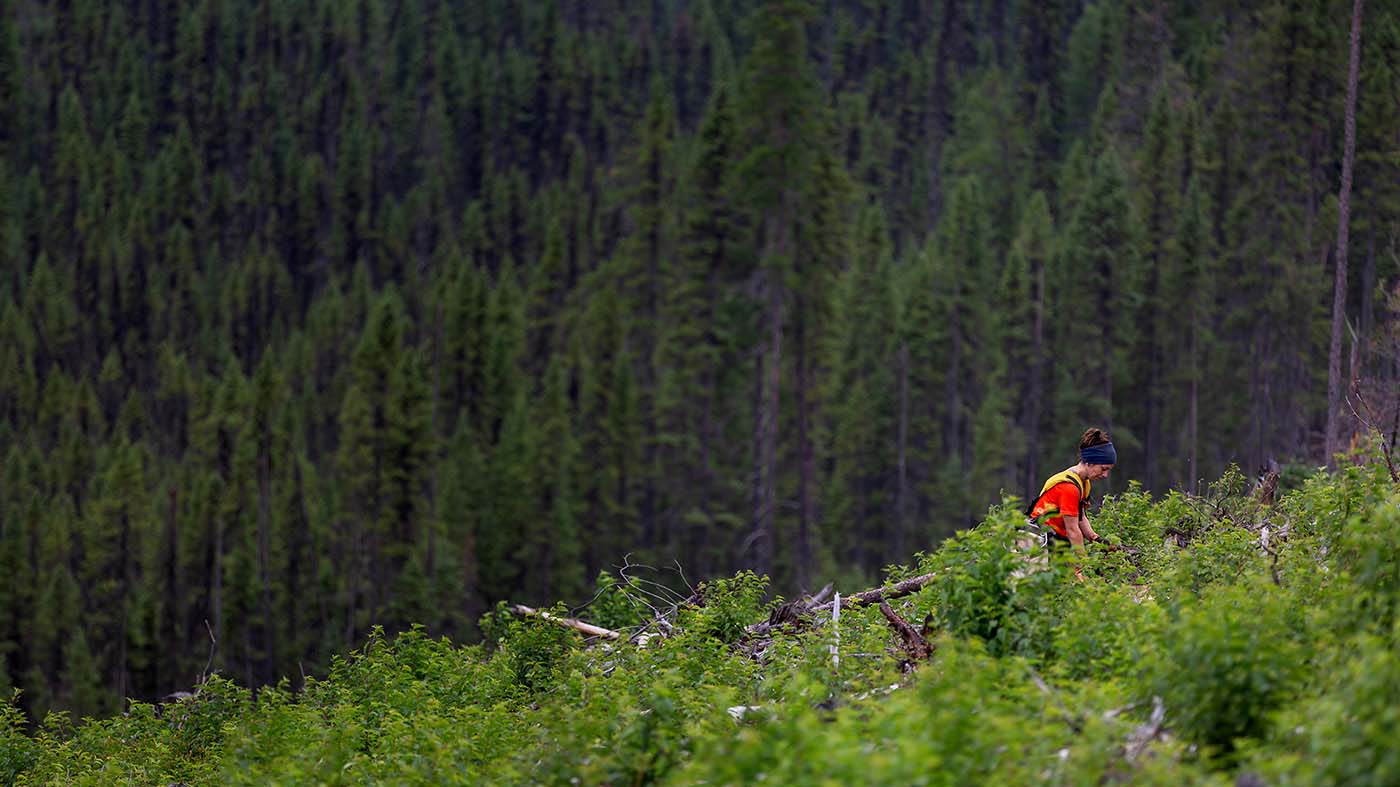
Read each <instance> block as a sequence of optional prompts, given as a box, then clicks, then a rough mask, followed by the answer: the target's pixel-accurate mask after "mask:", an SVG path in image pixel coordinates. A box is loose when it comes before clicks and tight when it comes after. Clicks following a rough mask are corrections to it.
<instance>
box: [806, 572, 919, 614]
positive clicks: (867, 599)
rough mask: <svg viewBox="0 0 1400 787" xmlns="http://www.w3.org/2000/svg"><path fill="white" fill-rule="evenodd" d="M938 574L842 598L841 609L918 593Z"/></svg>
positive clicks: (825, 608) (824, 606)
mask: <svg viewBox="0 0 1400 787" xmlns="http://www.w3.org/2000/svg"><path fill="white" fill-rule="evenodd" d="M935 576H937V574H920V575H919V576H917V577H910V578H909V579H906V580H903V581H900V582H896V583H894V584H893V585H890V586H888V587H878V588H871V589H870V590H862V591H861V592H859V593H852V594H851V595H849V596H842V597H841V608H842V609H848V608H850V607H864V606H867V605H869V604H879V603H880V602H882V601H889V600H890V599H894V598H903V597H905V596H907V595H909V594H911V593H917V592H919V591H920V590H923V589H924V586H925V585H927V584H928V583H930V582H932V581H933V578H934V577H935ZM831 605H832V602H830V601H828V602H827V603H825V604H821V605H819V606H816V607H813V608H812V612H824V611H828V610H830V609H831Z"/></svg>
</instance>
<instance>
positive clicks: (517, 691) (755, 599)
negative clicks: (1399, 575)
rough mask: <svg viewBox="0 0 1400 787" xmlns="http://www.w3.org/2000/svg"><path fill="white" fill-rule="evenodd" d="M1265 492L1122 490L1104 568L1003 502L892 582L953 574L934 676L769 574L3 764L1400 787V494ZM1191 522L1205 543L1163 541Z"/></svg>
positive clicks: (924, 611) (189, 776) (382, 647)
mask: <svg viewBox="0 0 1400 787" xmlns="http://www.w3.org/2000/svg"><path fill="white" fill-rule="evenodd" d="M1238 483H1239V481H1238V479H1237V478H1236V477H1235V476H1227V477H1226V478H1225V479H1224V480H1223V481H1222V483H1221V484H1220V485H1218V487H1217V489H1216V490H1215V491H1213V492H1212V493H1211V494H1210V496H1208V497H1203V498H1197V497H1193V496H1188V495H1184V494H1175V495H1171V496H1168V497H1167V498H1166V499H1164V500H1161V501H1156V502H1154V501H1153V500H1151V498H1150V497H1149V496H1147V495H1146V494H1144V493H1142V492H1141V491H1139V490H1130V491H1129V492H1127V493H1124V494H1122V495H1119V496H1115V497H1113V498H1111V499H1110V500H1108V501H1106V503H1105V504H1104V507H1103V510H1102V511H1100V512H1097V514H1096V515H1095V516H1096V522H1097V523H1098V524H1099V525H1102V529H1103V530H1104V532H1106V533H1110V534H1112V535H1113V536H1115V537H1116V538H1115V540H1116V539H1117V538H1121V540H1122V541H1121V543H1123V544H1124V545H1126V546H1129V547H1132V548H1134V549H1138V546H1137V545H1141V550H1140V551H1137V552H1106V553H1103V552H1095V551H1091V552H1089V553H1088V554H1087V555H1085V556H1084V557H1082V558H1078V559H1076V558H1074V557H1072V556H1070V557H1065V558H1063V559H1060V560H1051V561H1048V562H1045V561H1038V560H1037V558H1038V557H1039V553H1037V552H1035V551H1030V552H1027V551H1024V549H1025V548H1024V547H1023V546H1020V547H1018V545H1017V544H1016V536H1017V531H1018V526H1019V524H1020V520H1021V517H1020V515H1019V514H1018V513H1017V512H1016V507H1015V506H1013V505H1009V504H1008V505H1004V506H998V507H995V508H993V509H991V511H990V512H989V514H988V517H987V518H986V520H985V521H984V522H983V523H982V524H981V525H979V526H978V527H976V528H973V529H972V530H969V531H965V532H963V533H960V534H958V535H957V536H956V537H955V538H953V539H951V540H949V541H948V542H946V543H945V544H943V545H942V546H940V547H939V548H938V549H935V550H933V551H932V552H930V553H929V554H927V555H924V556H922V557H921V558H920V561H919V563H918V564H917V565H914V566H893V567H891V568H890V572H889V576H890V579H891V581H895V580H898V579H904V578H908V577H910V576H913V575H915V574H919V573H926V572H936V579H935V581H934V582H933V583H932V584H931V585H929V586H928V587H926V588H925V589H924V590H922V591H920V592H918V593H915V594H913V595H911V596H909V597H907V598H902V599H895V600H893V601H892V602H891V607H892V608H893V609H894V611H895V612H896V613H897V614H900V615H902V616H903V617H904V618H905V619H906V620H909V621H911V622H913V623H915V624H916V625H918V624H920V623H922V622H923V621H924V620H925V618H927V619H929V620H930V622H931V623H932V624H933V625H934V629H935V631H934V633H931V634H930V641H931V642H932V644H933V646H934V655H933V657H932V658H931V659H930V660H928V661H927V662H921V663H916V664H914V665H912V666H913V670H912V672H905V671H904V670H903V669H902V663H903V662H904V661H905V660H906V659H907V658H908V653H907V651H905V650H904V649H903V645H902V644H901V643H900V641H899V640H898V639H897V638H896V637H895V635H894V634H893V633H892V632H891V630H890V628H889V626H888V625H887V623H886V621H885V618H884V616H883V615H882V614H881V612H880V611H879V610H878V609H875V608H872V607H864V608H858V607H848V608H846V609H845V610H844V611H843V613H842V615H841V616H840V622H839V627H838V626H833V624H832V623H831V620H830V618H829V617H827V616H825V615H822V616H815V617H812V618H810V619H808V620H806V621H804V622H802V623H800V624H798V625H796V626H791V627H779V628H776V629H774V630H773V631H772V632H769V633H767V634H762V635H756V634H754V633H751V631H750V630H748V627H749V626H750V625H752V624H754V623H758V622H761V621H763V620H764V618H765V617H766V614H767V613H768V612H769V611H770V610H771V609H772V608H773V604H772V602H768V601H765V593H766V591H767V582H766V580H765V579H764V578H762V577H758V576H755V575H753V574H751V573H741V574H739V575H736V576H734V577H732V578H727V579H720V580H714V581H710V582H706V583H704V585H703V586H702V587H701V588H700V589H699V592H698V593H697V596H696V598H697V600H696V602H695V606H685V605H683V606H682V607H681V609H680V614H679V615H678V616H677V617H676V618H675V620H674V621H673V622H672V623H673V629H672V630H671V631H670V632H669V633H668V634H659V635H655V636H650V637H647V638H645V639H644V640H639V641H637V642H636V643H633V642H632V641H630V640H628V639H626V638H624V639H623V640H619V641H607V642H597V643H592V644H589V643H586V642H585V641H584V639H583V638H582V637H581V636H580V635H579V634H578V633H577V632H575V631H573V630H572V629H567V628H564V627H561V626H557V625H554V624H552V623H549V622H548V621H545V620H542V619H540V618H538V617H519V616H516V615H511V614H509V613H508V612H507V611H506V610H504V609H503V608H498V609H497V610H496V611H495V612H493V613H492V614H490V615H487V616H486V617H485V618H484V619H483V620H482V622H481V626H482V630H483V632H484V633H485V634H486V635H487V637H488V640H489V641H490V643H491V644H490V645H489V646H481V645H476V646H465V647H464V646H459V645H455V644H453V643H452V642H450V641H449V640H447V639H444V638H436V639H435V638H432V637H430V636H429V635H428V634H427V633H426V632H425V631H424V630H423V629H422V628H411V629H409V630H406V631H404V632H402V633H400V634H398V635H397V636H389V635H386V634H385V633H384V631H383V630H382V629H378V628H376V629H374V630H372V631H371V632H370V635H369V638H368V641H367V642H366V643H365V644H364V646H363V647H361V648H359V649H358V650H356V651H354V652H352V653H350V654H349V655H347V656H344V657H337V658H335V659H334V660H333V661H332V663H331V665H330V668H329V670H328V674H327V676H326V677H325V678H324V679H320V680H318V679H315V678H310V679H308V680H307V681H306V684H305V686H303V687H302V688H301V689H299V690H293V689H292V688H291V687H290V685H288V684H287V683H285V682H284V683H283V684H281V685H279V686H276V687H265V688H263V689H262V690H260V691H258V692H257V694H256V697H254V696H253V695H252V693H251V692H249V691H248V690H246V689H243V688H241V687H239V686H238V685H236V684H235V683H233V682H231V681H229V680H227V679H225V678H222V677H219V676H214V677H212V678H210V679H209V680H208V681H206V682H205V683H204V684H203V685H201V686H199V687H198V689H197V691H196V692H195V693H194V694H193V696H190V697H187V698H185V699H181V700H177V701H171V702H169V703H167V704H165V705H163V706H160V707H159V708H154V707H152V706H149V705H144V704H141V703H134V704H132V706H131V707H130V709H129V710H128V712H127V713H126V714H124V715H121V716H116V717H113V718H108V719H89V720H84V721H83V722H81V723H76V724H75V723H73V722H72V721H70V719H71V716H70V715H69V714H67V713H65V712H56V713H53V714H50V716H49V718H48V721H47V722H46V724H45V725H44V726H43V727H42V728H40V729H38V730H37V731H35V732H34V733H32V734H26V731H25V729H24V722H23V716H22V715H21V713H20V711H19V710H18V709H17V708H15V707H14V706H11V707H10V708H9V709H8V710H7V712H6V714H5V715H4V716H3V719H4V720H5V727H4V728H3V729H0V767H4V768H6V769H8V770H7V771H3V772H0V773H4V774H6V775H7V781H6V783H15V784H25V785H28V784H42V783H52V782H54V781H65V782H70V783H75V784H99V783H108V782H110V781H111V780H112V779H117V780H126V781H131V782H135V783H172V782H176V783H189V784H205V783H221V784H235V785H253V784H286V785H291V784H303V783H307V782H325V783H384V782H395V783H425V784H426V783H432V784H476V783H521V782H532V783H560V782H568V781H570V780H572V779H579V780H580V781H581V782H587V783H622V782H625V783H655V784H693V783H697V782H708V783H753V782H759V781H767V782H772V783H783V784H788V783H823V782H825V781H834V782H838V783H848V782H850V783H854V782H860V783H864V784H908V783H926V784H947V785H954V784H967V783H993V782H994V783H1015V784H1022V783H1057V784H1082V783H1101V782H1105V781H1127V782H1131V783H1134V784H1151V785H1177V784H1203V785H1225V784H1230V783H1234V782H1235V781H1236V779H1237V778H1245V774H1253V775H1254V776H1257V777H1260V778H1265V779H1266V780H1268V781H1269V782H1270V783H1277V784H1284V785H1294V784H1298V785H1301V784H1317V783H1326V784H1352V783H1369V781H1370V779H1372V778H1381V779H1383V780H1384V779H1387V778H1388V776H1387V774H1389V773H1391V772H1392V771H1393V770H1394V768H1396V767H1397V766H1396V763H1395V761H1394V757H1393V749H1394V747H1393V745H1392V741H1391V728H1392V727H1393V722H1394V718H1393V717H1394V710H1393V708H1394V706H1395V705H1396V704H1397V702H1400V697H1396V696H1395V690H1394V687H1395V686H1396V685H1397V684H1400V655H1398V654H1400V649H1397V647H1396V643H1397V641H1400V631H1397V630H1396V629H1395V628H1394V624H1393V620H1391V617H1390V616H1391V615H1392V614H1393V609H1394V607H1393V606H1391V605H1393V603H1394V601H1395V596H1396V594H1397V593H1398V592H1400V589H1397V587H1396V585H1395V583H1393V582H1391V576H1390V575H1391V571H1390V569H1391V568H1392V563H1393V561H1392V560H1391V559H1390V558H1388V557H1387V555H1388V552H1387V551H1386V550H1388V549H1390V548H1391V547H1390V546H1389V544H1390V542H1391V541H1393V540H1394V532H1395V529H1396V520H1395V512H1396V501H1395V498H1394V493H1393V491H1389V492H1388V493H1387V490H1385V488H1384V487H1385V484H1386V483H1388V478H1382V479H1380V480H1377V479H1376V478H1375V477H1373V476H1372V475H1371V474H1370V473H1369V472H1368V471H1360V472H1353V473H1341V474H1338V475H1336V476H1330V477H1329V476H1318V477H1316V478H1314V479H1311V480H1310V481H1309V482H1308V483H1307V484H1306V485H1305V486H1304V488H1302V489H1300V490H1298V491H1295V492H1292V493H1290V494H1288V495H1287V496H1285V497H1284V499H1283V500H1281V501H1280V502H1279V503H1278V504H1277V505H1275V506H1272V507H1266V506H1260V505H1259V504H1258V503H1257V502H1255V501H1253V500H1251V499H1248V498H1247V497H1242V496H1238V495H1234V494H1231V493H1229V492H1227V491H1226V490H1227V489H1230V488H1232V487H1235V486H1238ZM1345 499H1351V500H1352V501H1353V503H1352V504H1353V505H1354V506H1355V507H1354V508H1351V509H1350V516H1349V518H1348V519H1347V520H1346V527H1345V529H1344V530H1343V529H1338V528H1329V529H1328V530H1329V531H1330V535H1329V536H1328V537H1326V538H1324V537H1323V536H1322V535H1308V534H1306V533H1305V532H1304V530H1305V528H1304V525H1305V524H1308V523H1310V522H1311V519H1309V520H1307V522H1305V521H1304V520H1302V519H1299V518H1298V517H1300V516H1305V517H1312V516H1314V515H1315V513H1316V512H1319V511H1322V510H1324V509H1325V508H1326V507H1327V506H1336V505H1338V501H1339V500H1345ZM1192 517H1195V518H1196V519H1195V520H1194V526H1191V523H1187V522H1183V519H1191V518H1192ZM1333 521H1335V520H1333ZM1264 523H1268V525H1269V526H1271V527H1275V528H1278V530H1275V531H1272V532H1274V533H1275V535H1274V536H1272V538H1271V541H1270V542H1269V544H1270V546H1269V548H1270V550H1272V552H1273V553H1275V554H1277V555H1278V559H1277V562H1275V561H1274V560H1273V556H1272V555H1271V554H1270V553H1269V552H1265V551H1263V550H1262V548H1261V547H1260V546H1259V539H1260V535H1261V530H1260V529H1259V528H1262V527H1263V526H1264ZM1319 525H1320V523H1312V524H1311V525H1309V526H1310V527H1312V528H1313V529H1319V527H1318V526H1319ZM1187 526H1191V533H1192V534H1193V535H1192V536H1191V537H1190V539H1189V540H1188V541H1187V543H1186V545H1185V546H1173V547H1171V548H1170V549H1167V550H1165V551H1163V552H1162V553H1160V554H1150V553H1149V552H1148V551H1147V548H1148V547H1149V546H1151V545H1152V543H1153V542H1154V541H1160V540H1162V539H1163V538H1164V537H1165V536H1166V535H1167V532H1166V531H1167V530H1168V529H1172V530H1173V531H1176V530H1180V529H1182V528H1183V527H1187ZM1284 528H1289V529H1290V531H1284V530H1283V529H1284ZM1295 528H1296V529H1295ZM1324 545H1326V546H1327V549H1326V550H1324V549H1322V547H1323V546H1324ZM1370 552H1376V555H1375V556H1374V559H1372V557H1371V556H1370V555H1369V553H1370ZM1071 562H1077V563H1079V564H1080V566H1081V568H1082V574H1083V576H1084V579H1083V580H1082V581H1081V580H1078V579H1075V577H1074V574H1073V572H1072V571H1071V570H1070V565H1069V564H1070V563H1071ZM638 592H639V590H638V588H636V587H634V586H632V585H631V584H630V583H626V582H619V581H618V580H616V579H614V578H613V577H611V575H606V574H605V575H602V576H600V578H599V580H598V595H597V598H596V599H595V602H594V606H593V607H592V608H591V612H592V613H596V614H594V615H593V617H592V619H593V620H594V622H604V621H606V622H608V623H611V624H612V625H615V626H618V627H625V626H627V625H631V623H629V621H632V622H636V621H637V617H636V614H637V613H636V612H635V609H636V607H635V606H634V605H633V603H632V601H633V600H638V599H635V598H633V597H631V596H629V594H632V593H638ZM1382 601H1384V603H1382ZM549 612H550V614H553V615H561V616H562V615H566V614H568V612H567V610H566V609H565V608H564V607H563V606H556V607H554V608H553V609H551V610H549ZM585 614H587V613H585ZM608 615H613V616H614V617H612V618H609V617H607V616H608ZM1387 621H1389V622H1387ZM653 632H655V630H653ZM833 648H834V649H835V656H836V658H833V652H832V651H833ZM1159 702H1160V707H1161V709H1162V710H1163V711H1164V714H1165V715H1164V716H1162V717H1155V716H1153V713H1154V709H1155V708H1157V707H1158V703H1159ZM1144 730H1146V731H1147V732H1152V731H1154V730H1155V731H1156V733H1157V734H1155V735H1147V734H1146V733H1144ZM1202 755H1205V756H1202Z"/></svg>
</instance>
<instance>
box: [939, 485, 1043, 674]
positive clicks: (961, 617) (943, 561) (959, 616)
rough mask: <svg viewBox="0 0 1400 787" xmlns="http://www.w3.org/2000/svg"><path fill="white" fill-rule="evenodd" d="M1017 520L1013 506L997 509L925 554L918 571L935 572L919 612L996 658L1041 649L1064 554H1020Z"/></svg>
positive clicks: (1022, 520)
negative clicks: (984, 646)
mask: <svg viewBox="0 0 1400 787" xmlns="http://www.w3.org/2000/svg"><path fill="white" fill-rule="evenodd" d="M1024 523H1025V516H1024V515H1023V514H1022V513H1021V512H1020V511H1018V510H1016V509H1015V508H1014V507H1012V506H1010V505H1002V506H999V507H997V508H994V509H992V511H991V512H990V513H989V515H988V517H987V520H986V521H985V522H983V523H982V524H981V525H978V526H977V527H975V528H973V529H971V530H965V531H962V532H960V533H958V534H957V535H956V536H954V537H953V538H951V539H949V540H948V541H947V542H945V543H944V544H943V545H942V546H941V547H940V548H939V549H938V551H936V552H934V553H933V554H932V555H929V556H927V557H926V558H925V559H924V561H923V562H922V564H921V565H920V571H921V572H924V573H928V572H932V573H934V574H935V575H936V576H935V578H934V580H933V581H932V583H931V584H930V585H929V588H928V591H927V592H925V593H923V594H921V596H920V598H921V601H920V602H919V606H918V607H917V609H918V611H919V613H920V614H921V615H923V614H928V613H931V614H932V615H933V617H934V620H935V621H936V623H937V624H938V626H939V628H940V629H942V630H943V631H947V632H949V633H951V634H954V635H956V636H959V637H976V638H978V639H981V640H983V641H984V642H986V643H987V646H988V648H989V650H990V651H991V652H992V653H994V654H996V655H1006V654H1021V655H1039V654H1042V653H1044V652H1045V651H1046V650H1048V648H1049V645H1050V638H1051V631H1052V630H1053V627H1054V624H1055V620H1056V615H1057V613H1058V609H1059V601H1058V598H1059V596H1060V594H1062V593H1064V592H1066V582H1067V581H1068V580H1067V576H1068V573H1067V569H1066V566H1067V565H1068V563H1069V559H1068V558H1067V557H1065V556H1064V555H1063V554H1059V553H1054V552H1050V553H1048V554H1049V557H1050V559H1049V560H1045V561H1040V557H1041V555H1042V554H1047V553H1044V552H1041V551H1039V549H1038V548H1037V550H1036V551H1033V552H1031V553H1027V552H1024V551H1022V550H1021V549H1020V548H1019V547H1018V546H1017V540H1018V539H1019V538H1020V537H1021V536H1022V531H1021V528H1022V526H1023V525H1024ZM1032 560H1034V561H1039V562H1032Z"/></svg>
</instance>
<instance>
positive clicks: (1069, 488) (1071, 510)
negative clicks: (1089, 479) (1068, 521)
mask: <svg viewBox="0 0 1400 787" xmlns="http://www.w3.org/2000/svg"><path fill="white" fill-rule="evenodd" d="M1043 514H1053V516H1049V517H1047V518H1046V519H1045V520H1044V523H1045V524H1047V525H1049V526H1050V527H1051V528H1053V529H1054V531H1055V532H1056V533H1059V534H1060V535H1061V536H1064V537H1065V538H1068V537H1069V533H1068V532H1067V531H1066V530H1065V516H1076V517H1077V516H1079V489H1078V487H1076V486H1075V485H1074V482H1073V481H1061V482H1060V483H1058V484H1055V485H1054V486H1053V487H1051V488H1050V489H1049V490H1048V491H1046V492H1045V493H1044V494H1042V495H1041V496H1040V499H1039V500H1037V501H1036V503H1035V508H1032V509H1031V518H1032V519H1035V520H1036V521H1040V520H1039V517H1040V516H1041V515H1043Z"/></svg>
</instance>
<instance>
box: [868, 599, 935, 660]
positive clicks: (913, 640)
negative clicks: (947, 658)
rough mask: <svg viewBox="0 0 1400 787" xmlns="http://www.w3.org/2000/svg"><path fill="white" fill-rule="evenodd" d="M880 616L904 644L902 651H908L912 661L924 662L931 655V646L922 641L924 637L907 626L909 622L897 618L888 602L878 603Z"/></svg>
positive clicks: (926, 641) (896, 613) (897, 614)
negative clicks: (882, 616) (888, 623)
mask: <svg viewBox="0 0 1400 787" xmlns="http://www.w3.org/2000/svg"><path fill="white" fill-rule="evenodd" d="M880 614H882V615H884V616H885V620H888V621H889V622H890V625H891V626H893V627H894V630H895V632H896V633H898V634H899V638H900V640H902V641H903V642H904V649H905V650H907V651H909V656H910V658H911V659H912V660H913V661H926V660H927V659H928V657H929V656H932V655H933V646H932V645H930V644H929V643H928V640H926V639H924V636H923V635H922V634H920V633H919V632H917V631H915V630H914V627H913V626H911V625H909V621H907V620H905V619H904V618H902V617H900V616H899V613H898V612H895V611H894V609H892V608H891V607H890V603H889V602H888V601H881V602H880Z"/></svg>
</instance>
